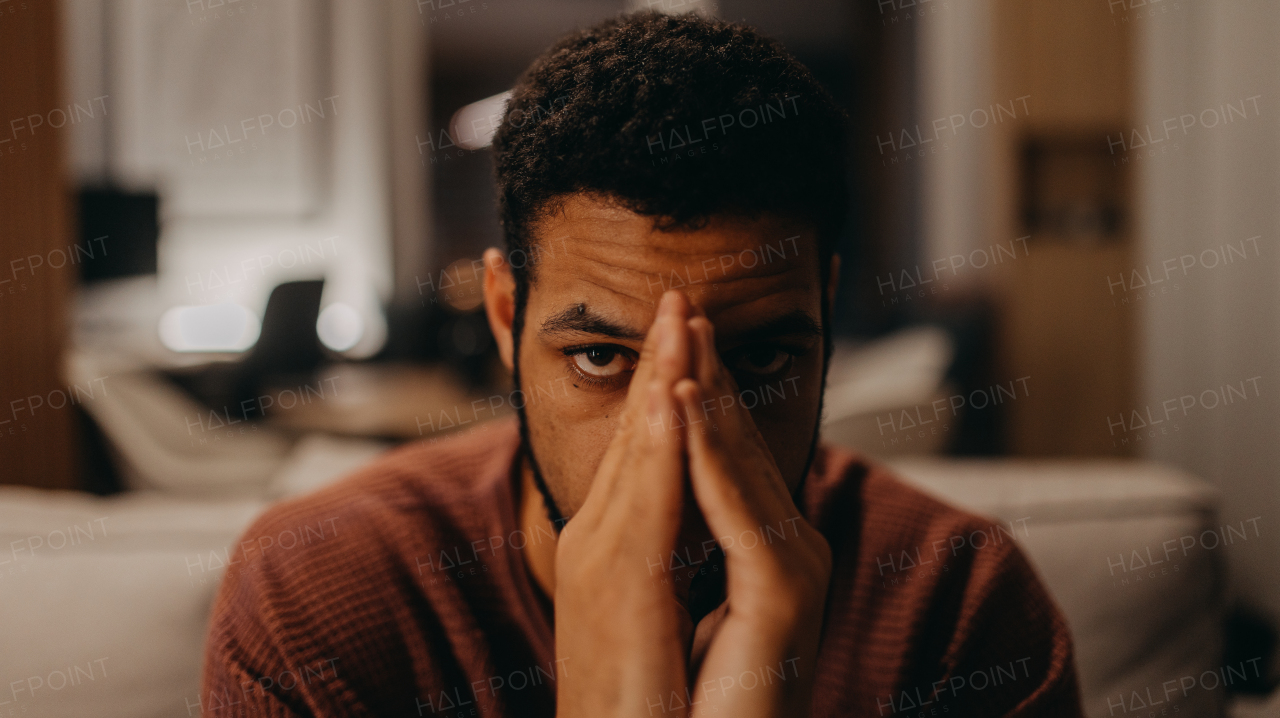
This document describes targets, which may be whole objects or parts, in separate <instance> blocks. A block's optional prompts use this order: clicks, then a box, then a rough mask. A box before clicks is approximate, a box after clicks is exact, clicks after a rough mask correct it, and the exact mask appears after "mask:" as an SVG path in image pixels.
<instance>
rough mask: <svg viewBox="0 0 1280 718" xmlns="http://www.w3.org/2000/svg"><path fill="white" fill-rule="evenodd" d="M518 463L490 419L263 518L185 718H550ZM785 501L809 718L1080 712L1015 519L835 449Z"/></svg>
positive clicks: (784, 671)
mask: <svg viewBox="0 0 1280 718" xmlns="http://www.w3.org/2000/svg"><path fill="white" fill-rule="evenodd" d="M518 450H519V440H518V432H517V429H516V425H515V423H514V421H502V422H490V423H489V424H485V425H481V426H479V427H476V428H475V429H474V430H473V431H472V432H471V433H469V434H468V435H465V436H457V437H452V438H448V439H442V440H438V441H435V442H427V441H423V442H418V443H416V444H412V445H409V446H406V447H403V448H400V449H398V450H396V451H394V452H392V453H390V454H388V455H386V456H385V457H383V458H381V459H380V460H378V461H377V462H376V463H374V464H372V465H370V466H368V467H367V468H365V469H363V470H361V471H360V472H359V473H357V474H356V475H354V476H352V477H350V478H348V479H345V480H343V481H341V482H340V483H338V484H335V485H333V486H331V487H328V488H326V489H323V490H321V491H319V492H317V493H313V494H310V495H307V496H304V497H301V498H297V499H293V500H289V501H285V502H282V503H280V504H277V505H275V506H274V507H272V508H271V509H270V510H268V511H267V512H266V513H265V514H264V515H263V516H262V517H261V518H259V519H258V520H257V521H256V522H255V523H254V524H253V525H252V526H251V527H250V528H249V530H248V531H247V532H246V534H245V535H244V537H243V540H242V542H241V543H240V544H239V545H238V546H237V547H236V549H235V551H234V553H233V558H232V559H231V563H230V565H229V566H228V568H227V573H226V574H225V577H224V578H223V581H222V585H221V588H220V590H219V593H218V597H217V600H216V603H215V605H214V608H213V618H212V623H211V626H210V629H209V635H208V641H207V647H206V655H205V669H204V685H203V689H202V692H201V695H200V700H199V702H198V703H199V704H198V705H195V704H194V702H193V705H191V706H189V713H190V714H192V715H195V714H196V713H197V712H200V713H203V714H204V715H209V716H219V717H220V716H258V715H262V716H309V715H317V716H372V715H378V716H402V715H408V716H418V715H421V716H449V717H453V716H485V717H494V718H499V717H503V716H513V717H514V716H521V717H523V716H534V717H536V716H553V715H555V688H556V681H557V680H558V679H559V678H560V677H562V676H563V675H566V674H567V673H568V672H572V671H573V668H574V667H573V665H572V662H571V661H570V660H568V659H560V660H557V656H556V655H555V633H554V629H553V624H552V620H553V611H552V607H551V605H550V604H549V603H548V602H547V600H546V599H545V598H544V597H543V596H542V594H541V592H540V591H539V590H538V589H537V588H535V585H534V583H533V579H532V578H531V576H530V574H529V572H528V569H527V568H526V565H525V558H524V552H523V550H522V549H524V548H526V547H527V546H528V545H529V544H530V543H532V542H545V541H553V540H554V539H553V538H552V537H551V536H550V534H549V532H535V535H526V534H525V533H524V532H521V531H520V530H519V529H518V528H517V526H518V524H517V522H516V515H517V506H516V503H515V502H516V497H517V496H518V487H519V483H518V480H519V472H518V471H517V470H516V469H515V467H516V465H517V464H518V462H517V454H518ZM799 503H800V508H801V510H802V511H803V512H804V514H805V517H806V519H807V520H809V521H810V522H811V523H812V524H813V525H814V526H815V527H817V528H818V529H819V530H820V531H822V533H823V534H824V535H825V536H826V537H827V540H828V541H829V542H830V544H831V548H832V552H833V555H834V567H835V568H834V571H833V575H832V580H831V586H830V591H829V594H828V601H827V612H826V622H825V626H824V630H823V639H822V644H821V648H820V653H819V657H818V675H817V676H816V679H815V684H814V699H813V710H812V715H813V716H899V717H903V718H905V717H906V716H914V717H920V716H978V717H981V718H994V717H995V716H1079V715H1081V712H1080V705H1079V695H1078V694H1079V691H1078V688H1077V685H1076V677H1075V670H1074V664H1073V658H1072V650H1071V640H1070V635H1069V633H1068V629H1067V626H1066V623H1065V622H1064V620H1063V618H1062V615H1061V614H1060V613H1059V611H1058V610H1057V608H1056V607H1055V606H1054V604H1053V602H1052V600H1051V599H1050V598H1049V596H1048V595H1047V593H1046V592H1045V589H1044V588H1043V586H1042V585H1041V584H1040V581H1039V580H1038V578H1037V577H1036V575H1035V572H1034V571H1033V570H1032V568H1031V567H1030V565H1029V564H1028V563H1027V560H1026V559H1025V558H1024V557H1023V555H1022V553H1021V552H1020V551H1019V550H1018V548H1017V547H1016V546H1015V545H1014V543H1013V540H1012V538H1011V536H1013V535H1022V534H1023V533H1024V532H1025V531H1026V530H1027V525H1026V524H1025V523H1024V524H1018V523H1017V522H1014V523H1013V524H999V523H996V522H994V521H991V520H987V519H982V518H979V517H977V516H973V515H970V514H967V513H964V512H962V511H959V510H957V509H955V508H952V507H950V506H947V505H946V504H943V503H941V502H939V501H937V500H934V499H932V498H930V497H928V496H926V495H924V494H922V493H920V492H918V491H916V490H914V489H912V488H909V487H907V486H906V485H904V484H903V483H901V482H899V481H898V480H896V479H894V478H893V477H892V476H890V475H889V474H888V473H886V472H885V470H884V469H882V468H878V467H876V466H874V465H872V464H869V463H868V462H866V461H864V460H861V459H859V458H858V457H857V456H855V455H853V454H850V453H848V452H845V451H842V450H839V449H835V448H831V447H824V448H823V449H822V450H821V451H819V453H818V456H817V459H816V460H815V464H814V467H813V470H812V472H811V473H810V475H809V477H808V478H807V480H806V482H805V485H804V489H803V495H802V496H801V501H800V502H799ZM785 533H786V527H781V530H779V531H774V530H769V531H762V532H761V535H762V536H763V539H764V540H765V541H769V540H779V536H780V535H781V534H785ZM740 538H742V540H743V541H744V543H745V542H746V541H748V540H751V541H754V539H750V537H740ZM793 668H794V665H793V666H792V667H791V668H788V667H787V666H785V665H779V666H773V667H763V666H762V667H761V668H760V670H759V671H757V673H758V674H759V676H760V677H762V679H763V680H764V681H765V682H768V681H775V680H779V679H781V680H785V679H786V678H787V677H789V676H790V675H792V674H791V673H790V671H792V670H793ZM780 676H781V678H780ZM736 680H740V681H742V686H743V687H747V684H748V683H749V682H751V683H754V679H753V678H749V677H748V676H746V675H745V674H744V675H742V676H739V677H737V679H736ZM690 700H697V694H696V691H695V692H694V693H693V694H692V695H691V696H690ZM673 708H678V703H677V700H676V697H674V696H673V697H672V698H671V700H670V701H662V700H658V699H655V701H654V702H653V703H652V704H651V705H650V706H649V712H650V714H652V715H655V716H659V715H663V714H664V712H666V711H670V710H672V709H673Z"/></svg>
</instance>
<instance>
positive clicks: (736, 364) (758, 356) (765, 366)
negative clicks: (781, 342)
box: [730, 344, 795, 376]
mask: <svg viewBox="0 0 1280 718" xmlns="http://www.w3.org/2000/svg"><path fill="white" fill-rule="evenodd" d="M794 356H795V355H794V354H792V353H791V352H788V351H784V350H782V349H780V348H778V347H776V346H773V345H771V344H761V345H759V346H754V347H750V348H748V349H745V350H743V351H741V352H739V353H738V354H737V356H735V357H733V361H732V362H731V366H730V368H731V369H733V370H735V371H740V372H745V373H747V374H751V375H754V376H768V375H770V374H776V373H777V372H779V371H782V369H783V368H784V367H786V366H787V364H788V363H790V362H791V359H792V358H793V357H794Z"/></svg>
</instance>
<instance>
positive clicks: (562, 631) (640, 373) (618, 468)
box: [555, 296, 693, 718]
mask: <svg viewBox="0 0 1280 718" xmlns="http://www.w3.org/2000/svg"><path fill="white" fill-rule="evenodd" d="M686 312H687V309H686V307H685V305H684V303H683V298H681V297H674V296H666V297H664V298H663V301H662V302H661V303H660V304H659V308H658V316H657V318H656V319H655V320H654V323H653V326H652V327H651V328H650V329H649V334H648V336H646V337H645V341H644V345H643V347H642V348H641V351H640V359H639V361H638V362H637V364H636V367H635V373H634V374H633V375H632V378H631V385H630V388H629V390H628V393H627V399H626V404H625V406H624V408H623V411H622V414H621V416H620V417H619V420H618V429H617V432H616V433H615V435H614V438H613V441H612V442H611V443H610V444H609V448H608V449H607V450H606V452H605V455H604V458H603V459H602V460H601V463H600V468H599V469H598V470H597V472H596V476H595V479H594V481H593V483H592V485H591V490H590V492H589V493H588V494H587V498H586V500H585V501H584V502H583V504H582V508H581V509H579V510H578V512H577V514H575V515H574V517H573V520H572V521H570V522H568V523H567V524H566V525H565V527H564V530H563V531H562V532H561V533H560V539H559V542H558V545H557V547H556V588H555V614H556V654H557V657H558V658H568V659H571V664H566V667H567V668H568V666H569V665H572V668H571V669H569V670H567V671H566V672H565V675H564V676H563V677H562V678H561V679H560V680H559V682H558V684H557V715H558V716H559V718H622V717H623V716H647V715H649V714H650V709H649V708H646V705H648V704H647V703H646V700H652V698H653V696H667V695H669V694H670V693H672V692H673V691H679V692H681V693H683V692H684V689H685V685H686V680H687V669H686V663H687V660H686V654H687V645H688V642H689V636H690V634H691V632H692V629H693V627H692V623H691V621H690V619H689V615H688V613H687V611H686V610H685V609H684V607H683V606H681V605H680V603H679V602H678V601H677V599H676V595H675V593H674V591H673V590H672V588H671V587H670V585H663V584H662V583H660V582H655V581H654V580H653V578H652V577H651V576H650V575H649V568H648V566H649V562H650V561H652V557H653V556H667V555H670V553H671V552H672V551H673V550H674V549H675V543H676V536H677V534H678V532H679V530H680V523H681V516H682V512H683V505H684V495H685V488H684V483H685V482H684V473H685V450H684V446H683V443H682V438H683V437H681V436H679V435H676V436H673V437H661V438H665V439H668V440H667V441H657V442H655V441H654V437H653V436H652V435H651V433H650V430H649V422H650V419H651V418H652V419H653V421H660V417H665V416H670V415H671V413H672V412H673V411H675V410H676V400H675V396H674V393H673V389H674V386H675V383H676V382H677V381H679V380H680V379H682V378H684V377H686V376H687V375H688V373H689V359H690V358H689V340H688V331H687V329H686V327H685V314H686Z"/></svg>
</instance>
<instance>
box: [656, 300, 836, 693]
mask: <svg viewBox="0 0 1280 718" xmlns="http://www.w3.org/2000/svg"><path fill="white" fill-rule="evenodd" d="M687 327H688V331H689V334H690V338H691V345H692V354H693V364H694V366H693V371H692V374H693V376H692V378H687V379H681V380H679V381H678V382H677V383H676V385H675V388H674V390H675V393H676V396H677V397H678V399H679V402H680V404H681V406H682V409H683V411H682V413H683V414H684V415H685V416H686V417H687V421H686V424H687V426H688V429H687V432H686V434H687V436H686V443H687V451H688V457H689V477H690V481H691V484H692V488H693V494H694V498H695V499H696V501H697V504H698V507H699V509H700V510H701V512H702V516H703V518H704V519H705V521H706V524H707V526H708V528H710V529H711V535H712V536H714V537H717V538H721V537H729V538H734V537H739V538H738V540H737V541H734V542H732V543H731V542H730V541H728V540H725V541H724V543H725V544H726V545H725V546H722V548H724V549H725V570H726V573H727V579H726V581H727V582H726V593H727V600H726V602H725V604H724V605H722V606H721V607H720V609H719V610H717V611H716V612H715V613H713V614H712V615H711V616H709V617H708V618H707V619H706V620H704V621H703V622H702V624H700V625H699V626H698V634H699V635H698V641H697V643H699V644H705V643H706V642H707V640H709V641H710V645H709V647H707V648H706V654H705V657H702V660H701V666H700V668H699V670H698V677H697V681H696V682H695V683H694V685H693V687H692V689H691V691H690V692H691V694H692V701H696V703H694V704H693V705H692V709H693V710H692V715H693V716H702V715H719V716H733V717H734V718H739V717H741V718H752V717H754V716H759V717H761V718H764V717H765V716H768V717H770V718H777V717H780V716H803V715H808V711H809V702H810V697H811V693H812V688H813V679H814V674H815V668H816V664H817V654H818V642H819V638H820V634H821V630H822V621H823V611H824V606H825V602H826V593H827V584H828V581H829V580H830V577H831V549H830V547H829V546H828V545H827V542H826V539H825V538H823V536H822V534H820V533H819V532H818V531H817V530H816V529H814V528H813V527H812V526H810V525H809V523H808V522H807V521H805V520H804V519H803V518H802V517H801V516H800V511H799V509H797V508H796V505H795V502H794V501H793V500H792V498H791V494H790V492H789V491H788V489H787V486H786V483H785V482H784V481H783V478H782V475H781V473H780V472H779V471H778V468H777V464H776V463H775V462H774V460H773V455H772V454H771V453H770V451H769V447H768V446H767V445H766V444H765V441H764V438H763V437H762V436H761V435H760V431H759V430H758V429H757V428H756V425H755V422H754V421H753V420H752V418H751V414H750V413H749V412H748V411H747V410H746V409H744V408H742V403H741V402H740V401H734V402H733V403H732V406H731V407H730V408H729V409H728V410H727V411H725V410H723V409H722V408H721V407H722V406H723V405H724V403H723V402H720V401H719V399H720V397H724V396H732V397H735V398H736V397H737V396H738V386H737V383H736V382H735V381H734V379H733V377H732V375H731V374H730V373H729V370H728V369H727V368H726V367H725V365H724V363H723V362H722V361H721V360H720V356H719V354H718V353H717V352H716V348H715V332H714V328H713V327H712V325H711V322H710V321H708V320H707V319H706V318H705V317H702V316H696V317H693V318H691V319H689V320H688V322H687ZM704 402H705V403H704ZM766 527H767V528H768V530H766ZM779 533H781V534H782V538H779V537H778V534H779ZM750 534H754V535H755V537H756V538H757V539H759V540H760V542H759V544H757V545H754V547H746V546H745V543H746V541H744V540H742V538H744V537H746V536H748V535H750ZM708 633H710V634H713V635H711V636H710V637H707V636H705V635H704V634H708ZM697 658H698V657H697V656H695V658H694V660H695V661H697ZM748 673H750V674H753V675H754V678H753V677H751V676H749V675H748ZM778 674H781V675H782V677H781V678H779V675H778Z"/></svg>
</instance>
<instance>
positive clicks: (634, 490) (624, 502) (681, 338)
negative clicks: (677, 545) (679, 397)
mask: <svg viewBox="0 0 1280 718" xmlns="http://www.w3.org/2000/svg"><path fill="white" fill-rule="evenodd" d="M687 306H688V304H687V302H686V301H685V300H684V298H683V296H681V295H680V294H679V293H674V292H669V293H667V294H666V295H664V296H663V299H662V302H660V305H659V315H658V317H657V319H656V320H655V322H654V325H655V326H654V328H653V330H652V331H651V335H653V337H654V341H653V342H648V343H650V344H651V345H652V346H651V350H650V354H649V356H647V357H646V358H645V361H647V362H649V364H650V365H651V366H650V367H649V369H648V378H647V382H646V383H645V384H644V385H642V386H635V385H634V381H635V380H634V379H633V380H632V381H633V386H632V389H631V393H636V396H637V399H638V400H639V399H640V398H642V399H643V401H638V402H637V404H636V406H635V407H633V408H632V411H633V412H634V413H639V409H640V408H641V407H643V414H642V415H641V416H642V417H643V418H642V419H641V421H640V422H638V423H636V424H635V425H633V426H632V427H631V430H630V432H629V444H628V448H627V451H625V452H623V454H622V456H623V460H624V461H625V462H626V465H625V466H624V467H620V468H625V469H626V470H625V471H618V472H616V473H617V475H618V477H619V478H618V480H617V481H615V482H614V484H613V486H612V490H611V492H610V498H611V499H612V500H611V501H610V504H613V505H616V506H615V508H613V509H607V510H606V511H607V512H608V513H617V512H626V513H628V514H630V515H632V516H634V517H635V518H637V519H639V520H640V521H641V523H644V521H643V519H644V518H646V517H647V518H651V519H653V520H654V521H655V522H657V524H661V530H662V532H663V535H664V536H665V535H666V533H667V532H668V531H669V530H670V529H671V527H672V526H678V524H679V520H678V514H679V511H680V507H681V506H682V504H683V501H682V492H683V478H684V430H683V428H684V423H683V421H681V420H680V418H679V414H678V410H679V408H680V407H679V404H678V402H677V401H676V399H675V397H674V395H673V393H672V390H673V387H674V384H675V382H677V381H679V380H680V379H683V378H685V377H686V376H687V374H688V371H689V337H688V331H687V330H686V328H685V312H686V311H687ZM641 391H643V394H640V393H638V392H641ZM623 477H626V478H623ZM673 517H674V518H673ZM654 525H656V524H654ZM673 537H674V534H673Z"/></svg>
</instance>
